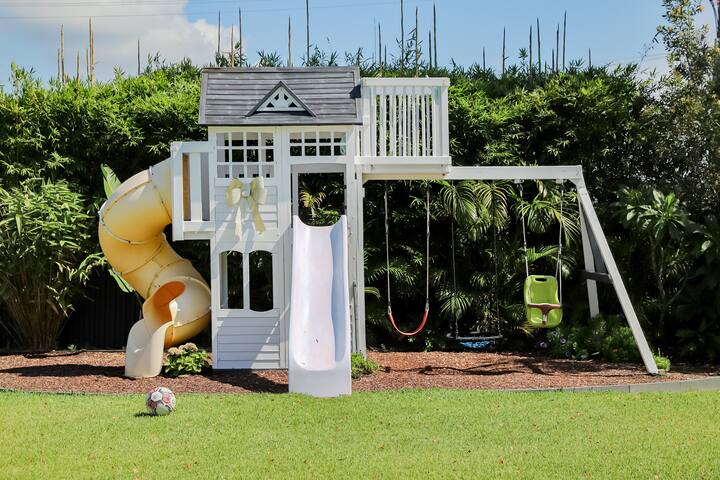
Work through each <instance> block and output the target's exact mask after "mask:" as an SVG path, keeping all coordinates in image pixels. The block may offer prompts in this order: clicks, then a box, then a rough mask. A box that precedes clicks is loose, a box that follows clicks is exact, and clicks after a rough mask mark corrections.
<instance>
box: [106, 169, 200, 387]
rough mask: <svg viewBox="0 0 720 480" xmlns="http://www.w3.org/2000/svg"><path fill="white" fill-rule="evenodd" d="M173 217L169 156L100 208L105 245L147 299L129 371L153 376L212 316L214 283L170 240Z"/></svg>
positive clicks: (130, 344)
mask: <svg viewBox="0 0 720 480" xmlns="http://www.w3.org/2000/svg"><path fill="white" fill-rule="evenodd" d="M171 222H172V175H171V168H170V160H165V161H164V162H161V163H158V164H157V165H154V166H152V167H150V168H149V169H147V170H145V171H142V172H140V173H138V174H137V175H135V176H133V177H131V178H129V179H128V180H126V181H125V182H124V183H123V184H122V185H120V187H118V189H117V190H116V191H115V192H114V193H113V194H112V196H110V198H108V200H107V201H106V202H105V203H104V204H103V206H102V207H101V208H100V226H99V228H98V236H99V238H100V248H102V251H103V253H104V254H105V257H106V258H107V260H108V262H110V265H111V266H112V268H113V270H115V271H116V272H117V273H118V274H119V275H120V276H121V277H122V278H123V279H124V280H125V281H126V282H127V283H128V284H130V285H131V286H132V287H133V288H134V289H135V291H137V292H138V293H139V294H140V295H142V297H143V298H144V299H145V303H143V308H142V310H143V318H142V319H141V320H139V321H138V322H137V323H135V325H133V327H132V329H131V330H130V334H129V335H128V340H127V347H126V352H125V375H126V376H128V377H133V378H138V377H153V376H155V375H158V374H159V373H160V371H161V370H162V362H163V352H164V350H165V348H167V347H169V346H171V345H177V344H180V343H182V342H185V341H187V340H188V339H190V338H192V337H194V336H195V335H197V334H198V333H200V332H201V331H202V330H203V329H204V328H205V326H206V325H207V324H208V322H209V321H210V288H209V287H208V285H207V283H205V280H203V278H202V276H201V275H200V273H199V272H198V271H197V270H195V268H194V267H193V266H192V265H191V264H190V261H189V260H186V259H183V258H182V257H180V255H178V254H177V253H176V252H175V251H174V250H173V249H172V247H171V246H170V244H169V243H168V242H167V240H166V238H165V235H164V234H163V229H164V228H165V227H166V226H167V225H169V224H170V223H171Z"/></svg>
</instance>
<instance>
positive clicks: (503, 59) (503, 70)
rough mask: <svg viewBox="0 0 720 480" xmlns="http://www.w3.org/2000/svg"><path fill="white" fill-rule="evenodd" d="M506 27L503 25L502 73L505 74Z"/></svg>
mask: <svg viewBox="0 0 720 480" xmlns="http://www.w3.org/2000/svg"><path fill="white" fill-rule="evenodd" d="M506 58H507V57H506V56H505V27H503V43H502V74H503V75H505V59H506Z"/></svg>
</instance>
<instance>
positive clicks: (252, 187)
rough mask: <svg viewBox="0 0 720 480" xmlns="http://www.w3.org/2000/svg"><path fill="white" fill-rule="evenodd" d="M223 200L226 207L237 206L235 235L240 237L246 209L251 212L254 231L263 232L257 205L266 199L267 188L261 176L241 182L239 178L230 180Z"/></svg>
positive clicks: (263, 224)
mask: <svg viewBox="0 0 720 480" xmlns="http://www.w3.org/2000/svg"><path fill="white" fill-rule="evenodd" d="M225 200H226V202H227V205H228V207H233V206H237V211H236V212H235V235H237V236H238V238H241V237H242V224H243V218H244V217H245V215H246V214H247V211H248V209H250V212H251V214H252V219H253V224H254V225H255V231H257V232H258V233H263V232H264V231H265V222H263V219H262V216H261V215H260V210H259V209H258V205H262V204H263V203H265V201H266V200H267V190H265V184H264V182H263V179H262V177H255V178H253V180H252V181H251V182H247V183H245V182H243V181H242V180H240V179H239V178H233V179H232V180H230V185H228V187H227V190H225Z"/></svg>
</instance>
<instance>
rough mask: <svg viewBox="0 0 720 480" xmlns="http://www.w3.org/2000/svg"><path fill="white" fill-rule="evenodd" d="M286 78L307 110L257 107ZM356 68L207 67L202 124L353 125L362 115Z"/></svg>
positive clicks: (357, 70) (201, 110) (201, 100)
mask: <svg viewBox="0 0 720 480" xmlns="http://www.w3.org/2000/svg"><path fill="white" fill-rule="evenodd" d="M280 82H282V83H283V84H284V85H285V86H286V87H287V88H288V89H289V90H290V92H291V93H292V94H293V95H295V96H296V97H297V98H298V100H300V101H301V102H302V103H303V104H304V106H305V107H306V108H307V109H308V110H309V112H278V113H271V112H255V111H254V110H255V109H256V107H257V106H258V104H259V103H261V102H262V101H263V100H265V99H266V98H267V96H268V94H269V93H270V92H271V91H272V90H273V89H275V87H276V86H277V85H278V84H279V83H280ZM359 84H360V70H359V69H358V68H357V67H311V68H267V67H259V68H205V69H203V71H202V90H201V93H200V124H201V125H208V126H212V125H355V124H362V118H361V116H360V86H359Z"/></svg>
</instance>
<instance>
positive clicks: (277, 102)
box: [246, 81, 315, 117]
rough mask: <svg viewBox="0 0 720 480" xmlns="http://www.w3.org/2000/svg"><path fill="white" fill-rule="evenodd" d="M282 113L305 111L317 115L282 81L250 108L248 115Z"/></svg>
mask: <svg viewBox="0 0 720 480" xmlns="http://www.w3.org/2000/svg"><path fill="white" fill-rule="evenodd" d="M258 112H259V113H281V112H305V113H307V114H308V115H311V116H313V117H314V116H315V114H314V113H313V112H312V110H310V109H309V108H308V107H307V105H305V103H303V101H302V100H300V99H299V98H298V97H297V95H295V94H294V93H293V92H292V90H290V88H289V87H288V86H287V85H285V83H283V82H282V81H280V82H278V84H277V85H275V88H273V89H272V90H270V91H269V92H268V94H267V95H265V96H264V97H263V99H262V100H260V102H259V103H258V104H257V105H255V106H254V107H253V108H252V110H250V111H249V112H248V113H247V115H246V116H248V117H249V116H251V115H254V114H255V113H258Z"/></svg>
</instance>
